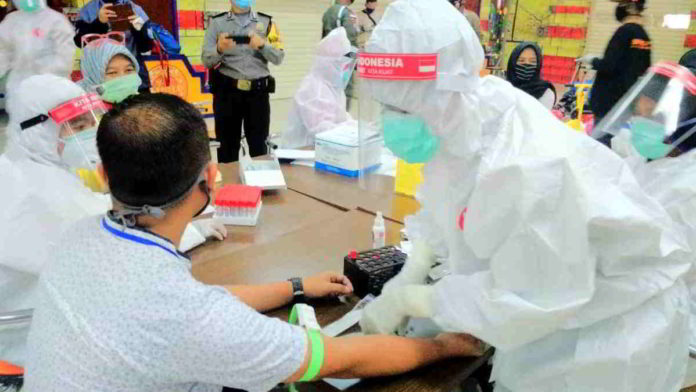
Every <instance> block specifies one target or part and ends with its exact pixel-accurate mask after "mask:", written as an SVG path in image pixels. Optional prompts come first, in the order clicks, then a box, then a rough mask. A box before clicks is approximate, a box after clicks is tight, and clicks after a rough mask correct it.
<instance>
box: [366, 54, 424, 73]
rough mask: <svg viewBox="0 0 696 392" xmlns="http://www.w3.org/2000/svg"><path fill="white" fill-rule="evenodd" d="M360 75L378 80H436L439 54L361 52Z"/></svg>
mask: <svg viewBox="0 0 696 392" xmlns="http://www.w3.org/2000/svg"><path fill="white" fill-rule="evenodd" d="M358 75H359V76H360V77H361V78H365V79H378V80H435V79H436V78H437V54H384V53H360V55H359V56H358Z"/></svg>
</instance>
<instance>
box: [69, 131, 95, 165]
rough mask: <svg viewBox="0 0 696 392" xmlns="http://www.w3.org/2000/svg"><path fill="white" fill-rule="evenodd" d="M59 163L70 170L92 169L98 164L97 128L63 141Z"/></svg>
mask: <svg viewBox="0 0 696 392" xmlns="http://www.w3.org/2000/svg"><path fill="white" fill-rule="evenodd" d="M63 142H64V143H65V146H64V148H63V153H62V154H61V161H62V162H63V163H64V164H66V165H67V166H68V167H69V168H71V169H88V168H89V169H93V168H95V167H96V165H97V163H98V162H99V151H97V127H93V128H90V129H86V130H84V131H82V132H80V133H78V134H76V135H72V136H70V137H67V138H65V139H63Z"/></svg>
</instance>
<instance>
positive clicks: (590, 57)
mask: <svg viewBox="0 0 696 392" xmlns="http://www.w3.org/2000/svg"><path fill="white" fill-rule="evenodd" d="M598 58H599V56H597V55H596V54H586V55H584V56H582V57H580V58H577V59H575V62H576V63H583V64H590V65H592V62H593V61H594V59H598Z"/></svg>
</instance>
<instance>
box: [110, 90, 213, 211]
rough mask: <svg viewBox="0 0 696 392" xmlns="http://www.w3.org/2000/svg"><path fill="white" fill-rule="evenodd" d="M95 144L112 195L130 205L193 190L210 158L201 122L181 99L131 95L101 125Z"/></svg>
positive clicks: (154, 203)
mask: <svg viewBox="0 0 696 392" xmlns="http://www.w3.org/2000/svg"><path fill="white" fill-rule="evenodd" d="M97 147H98V149H99V155H100V157H101V160H102V164H103V165H104V170H105V171H106V175H107V177H108V179H109V188H110V191H111V194H112V195H113V197H114V198H115V199H116V200H118V201H120V202H122V203H125V204H127V205H131V206H144V205H150V206H161V205H163V204H167V203H169V202H172V201H173V200H176V199H177V198H178V197H180V196H181V195H183V194H185V193H186V192H187V191H188V190H190V189H191V187H192V186H193V185H195V182H196V181H198V178H199V176H200V174H201V171H202V170H203V169H204V168H205V166H206V165H207V164H208V162H210V147H209V142H208V132H207V128H206V124H205V121H204V120H203V117H202V116H201V114H200V112H199V111H198V110H197V109H196V108H195V107H194V106H193V105H191V104H189V103H188V102H186V101H184V100H183V99H181V98H179V97H177V96H174V95H169V94H147V95H134V96H131V97H129V98H128V99H126V100H125V101H123V102H122V103H120V104H118V105H116V106H115V107H114V108H113V109H111V111H109V113H107V114H106V115H105V116H104V117H103V118H102V120H101V123H100V124H99V130H98V131H97Z"/></svg>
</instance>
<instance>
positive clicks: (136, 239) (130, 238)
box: [102, 218, 181, 258]
mask: <svg viewBox="0 0 696 392" xmlns="http://www.w3.org/2000/svg"><path fill="white" fill-rule="evenodd" d="M102 227H103V228H104V229H106V231H108V232H109V233H111V234H113V235H115V236H116V237H120V238H123V239H125V240H128V241H133V242H137V243H139V244H143V245H147V246H155V247H158V248H160V249H162V250H165V251H167V252H169V253H170V254H172V255H174V256H175V257H177V258H179V257H181V255H179V254H178V253H176V252H174V251H173V250H171V249H169V248H167V247H166V246H163V245H161V244H158V243H156V242H154V241H150V240H148V239H146V238H142V237H138V236H136V235H133V234H128V233H126V232H125V231H121V230H116V229H114V228H113V227H109V225H107V224H106V218H102Z"/></svg>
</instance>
